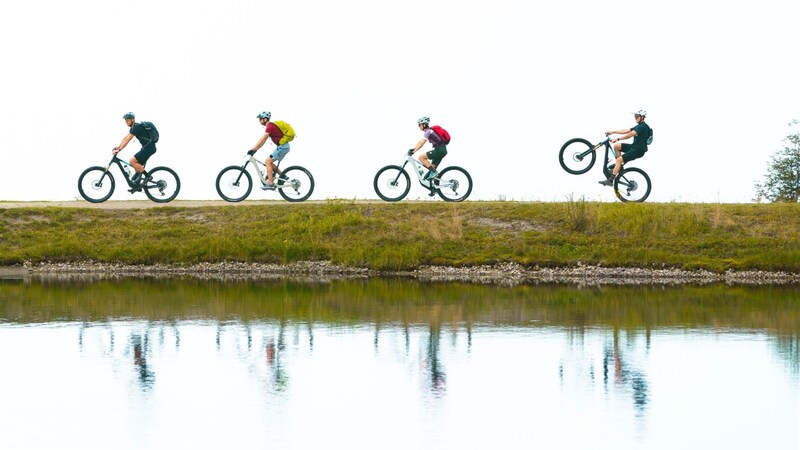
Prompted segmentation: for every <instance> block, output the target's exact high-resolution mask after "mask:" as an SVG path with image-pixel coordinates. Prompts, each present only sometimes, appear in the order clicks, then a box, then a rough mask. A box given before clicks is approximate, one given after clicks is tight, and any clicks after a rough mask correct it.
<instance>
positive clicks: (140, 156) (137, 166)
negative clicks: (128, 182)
mask: <svg viewBox="0 0 800 450" xmlns="http://www.w3.org/2000/svg"><path fill="white" fill-rule="evenodd" d="M155 152H156V146H155V145H145V146H144V147H142V149H141V150H139V151H138V152H136V154H135V155H133V156H131V160H130V161H129V162H130V163H131V166H132V167H133V169H134V170H136V176H135V178H136V179H137V180H138V179H139V176H140V174H141V173H142V172H144V165H145V164H147V160H148V159H150V157H151V156H153V154H154V153H155Z"/></svg>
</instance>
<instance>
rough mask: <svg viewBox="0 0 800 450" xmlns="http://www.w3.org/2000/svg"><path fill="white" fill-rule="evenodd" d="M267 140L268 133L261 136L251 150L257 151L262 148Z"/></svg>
mask: <svg viewBox="0 0 800 450" xmlns="http://www.w3.org/2000/svg"><path fill="white" fill-rule="evenodd" d="M267 139H269V133H264V135H263V136H261V139H259V140H258V142H256V145H254V146H253V150H258V149H260V148H261V147H263V146H264V144H265V143H266V142H267Z"/></svg>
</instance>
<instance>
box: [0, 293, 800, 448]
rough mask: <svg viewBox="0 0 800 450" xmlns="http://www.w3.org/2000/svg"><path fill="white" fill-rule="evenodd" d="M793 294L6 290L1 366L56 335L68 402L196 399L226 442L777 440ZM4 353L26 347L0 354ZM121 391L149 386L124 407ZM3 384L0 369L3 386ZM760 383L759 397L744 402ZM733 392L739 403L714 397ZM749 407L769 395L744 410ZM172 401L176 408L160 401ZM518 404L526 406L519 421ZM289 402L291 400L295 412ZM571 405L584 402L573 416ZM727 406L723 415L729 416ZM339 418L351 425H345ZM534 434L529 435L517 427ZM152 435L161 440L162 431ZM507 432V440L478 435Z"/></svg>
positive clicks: (793, 368)
mask: <svg viewBox="0 0 800 450" xmlns="http://www.w3.org/2000/svg"><path fill="white" fill-rule="evenodd" d="M799 293H800V289H792V288H781V289H777V288H763V289H762V288H747V289H742V288H731V287H725V286H716V287H710V288H703V289H699V288H693V287H681V288H676V289H663V288H654V289H650V288H642V287H636V288H630V287H628V288H608V287H606V288H603V289H602V290H593V289H577V288H573V287H530V286H528V287H526V286H521V287H516V288H496V287H489V286H475V285H458V284H447V285H418V284H415V283H410V282H407V281H397V280H374V281H369V282H335V283H330V284H317V285H309V284H298V283H289V282H285V283H280V282H263V283H233V284H224V283H215V282H198V281H194V280H186V281H182V280H173V281H170V282H159V283H152V282H149V281H147V280H123V281H122V282H117V283H102V282H101V283H95V284H63V285H61V284H55V285H48V284H46V283H45V284H36V283H33V284H30V285H15V284H4V285H0V357H1V358H3V359H2V360H3V361H4V364H6V365H5V367H7V368H10V370H7V371H6V373H7V374H11V375H12V376H13V375H16V374H17V373H18V372H22V373H25V372H26V371H34V372H35V370H36V369H29V368H27V367H28V366H26V364H30V359H29V358H27V355H29V354H37V351H36V349H34V348H33V347H32V346H34V345H35V343H36V342H46V343H48V344H50V343H51V342H57V343H59V344H61V343H63V342H64V341H65V340H64V339H62V338H63V337H64V336H67V338H66V340H68V341H69V347H68V348H61V351H62V354H63V355H64V358H65V364H67V365H69V364H72V365H73V367H67V368H68V369H75V370H74V372H76V373H81V374H82V377H85V378H86V379H87V380H91V381H92V382H93V383H94V384H95V385H97V386H99V387H98V389H99V390H98V393H97V394H96V395H97V397H98V398H93V397H92V394H93V391H92V390H91V389H85V388H84V389H83V390H81V389H76V390H77V391H79V392H84V394H83V395H84V396H85V398H81V401H82V402H86V404H88V405H90V406H89V408H91V409H96V410H98V411H102V410H105V409H108V404H107V403H105V402H108V401H109V400H107V399H109V398H110V399H115V401H117V402H118V404H120V405H122V406H116V405H115V406H116V407H117V408H118V409H123V410H125V408H131V409H132V410H136V411H147V412H146V413H145V412H143V413H142V414H141V417H138V416H136V417H134V418H132V419H130V420H134V419H136V420H141V421H142V422H148V420H155V419H150V418H149V416H150V412H149V410H147V408H149V407H157V408H161V409H160V410H159V411H158V414H155V413H154V414H153V417H174V418H176V419H174V420H176V421H178V423H180V420H181V418H182V417H184V416H185V417H186V419H183V420H186V421H187V422H188V423H190V424H191V425H192V429H198V428H200V429H204V430H205V429H206V428H207V429H213V428H215V426H216V424H214V425H204V426H197V427H196V426H195V424H194V423H193V421H198V420H200V419H198V416H201V414H199V413H198V412H196V411H194V409H202V408H203V405H206V404H207V405H209V409H208V410H203V413H205V414H212V415H214V420H218V421H220V425H219V428H220V429H224V428H226V427H227V428H230V427H235V426H236V425H237V424H244V425H246V426H244V425H243V427H242V428H243V430H240V432H239V433H240V434H246V433H257V434H258V433H262V434H258V436H259V437H260V439H261V440H260V441H259V442H262V443H263V442H267V441H269V439H272V438H274V437H275V436H280V437H281V439H289V437H294V438H295V439H296V436H297V435H298V434H299V435H303V436H305V434H311V435H314V434H319V435H320V436H326V435H330V434H332V433H335V432H336V431H337V427H338V429H341V430H346V431H347V432H346V433H345V434H346V435H347V436H348V438H349V439H353V438H352V436H357V435H358V434H359V433H362V434H363V433H368V432H369V430H378V431H380V432H381V433H384V434H382V435H381V436H385V435H393V436H394V434H396V430H397V429H403V430H407V432H404V433H403V434H404V435H405V434H408V436H410V437H409V438H408V440H403V438H404V437H405V436H400V437H398V438H397V439H398V442H397V443H396V445H394V447H397V448H424V447H431V448H432V447H437V445H435V443H436V442H437V441H435V440H428V438H430V434H431V433H436V432H441V433H443V434H442V435H444V436H448V439H451V440H452V439H456V440H459V439H460V441H458V442H456V443H454V445H452V446H453V447H457V446H461V447H467V448H470V447H476V446H479V447H482V448H492V447H495V448H510V447H528V448H529V447H532V446H536V445H535V444H536V443H540V442H538V441H537V440H536V439H537V438H535V437H531V435H535V436H537V437H538V436H542V435H553V436H557V437H558V439H560V441H559V442H560V443H561V444H563V447H565V448H566V447H574V448H589V447H592V443H591V442H588V439H589V437H588V436H590V435H591V433H586V435H587V437H586V439H587V441H581V440H580V439H581V438H582V435H581V434H580V433H573V432H571V431H570V430H571V429H581V428H592V427H594V429H602V430H612V431H607V432H608V433H610V434H611V435H613V439H614V440H615V441H619V442H624V443H626V444H627V445H620V447H627V448H654V447H658V445H652V444H653V443H654V442H659V441H658V439H665V438H664V436H670V434H669V433H671V432H672V430H675V429H682V428H685V427H687V426H691V421H689V420H688V419H684V417H687V418H691V419H692V420H699V419H700V418H699V417H697V416H700V415H703V416H720V417H724V418H722V419H719V425H718V427H717V428H714V427H715V426H716V425H715V424H714V423H711V424H709V425H707V426H708V427H709V429H710V430H714V431H715V432H717V433H716V434H717V435H718V434H721V433H719V430H720V429H721V428H725V427H730V426H731V423H738V422H737V421H739V420H744V419H740V418H739V416H741V417H744V418H745V419H746V420H755V419H757V418H756V417H754V416H753V414H752V413H750V411H759V414H763V413H762V412H761V411H764V410H767V409H769V410H773V409H774V410H775V411H776V412H775V413H774V414H775V416H774V417H772V416H771V417H770V420H769V421H768V422H769V423H767V425H769V424H771V423H774V424H776V426H775V429H774V430H771V431H770V432H768V433H764V434H766V435H772V436H776V437H779V438H782V439H785V438H786V432H785V431H783V432H782V431H781V430H783V429H784V428H779V427H778V425H780V426H781V427H783V424H784V423H785V422H786V421H791V420H792V419H793V417H792V416H791V414H792V410H791V399H792V398H797V395H798V392H797V391H798V389H797V385H798V383H797V382H798V378H799V376H800V369H799V368H798V367H799V366H800V350H799V349H800V346H798V342H800V295H799ZM443 330H444V333H445V337H444V339H445V341H444V345H443V341H442V339H443V336H442V333H443ZM48 333H53V334H54V335H53V336H50V335H49V334H48ZM448 337H449V338H450V339H448ZM115 342H117V343H124V344H125V345H118V346H115ZM450 342H452V345H450ZM12 343H13V345H12ZM28 347H31V348H30V349H29V348H28ZM673 347H674V348H673ZM16 348H19V349H20V354H21V355H26V356H17V355H16V354H9V351H11V350H13V349H16ZM727 351H730V355H731V356H726V352H727ZM4 352H5V353H4ZM693 353H696V354H695V355H694V357H695V358H703V359H701V360H705V358H709V357H711V356H714V357H716V358H717V359H716V364H717V365H718V366H719V367H718V369H719V370H718V371H719V372H720V373H714V370H715V367H714V366H713V365H711V366H709V367H704V370H703V371H697V370H696V368H695V367H696V366H693V365H692V363H690V362H684V360H683V358H684V357H691V356H692V354H693ZM764 353H766V356H765V355H764ZM675 354H680V355H681V360H677V361H676V360H675V359H674V356H673V355H675ZM743 355H746V356H743ZM758 358H761V360H764V359H766V360H770V359H774V360H777V361H779V363H778V368H777V369H775V368H774V367H771V366H769V365H765V364H763V363H762V364H761V365H759V364H752V363H751V361H752V360H753V359H758ZM686 361H690V360H688V359H687V360H686ZM743 361H746V362H745V363H744V364H743ZM98 362H99V363H98ZM742 366H746V367H744V368H741V367H742ZM15 368H16V369H17V370H14V369H15ZM67 372H70V370H67ZM706 372H708V373H706ZM84 374H85V375H84ZM497 374H502V376H498V375H497ZM681 374H684V375H683V376H684V377H685V379H684V381H683V382H681V380H682V378H681ZM686 374H688V375H686ZM704 377H707V378H704ZM21 378H24V377H22V376H21ZM109 379H110V381H109ZM685 380H688V381H685ZM720 380H724V381H728V382H729V383H730V385H729V386H730V387H729V389H730V391H725V390H724V389H723V390H722V392H720V393H718V394H717V395H716V396H714V392H713V391H714V389H713V387H715V386H716V385H719V384H720V383H722V381H720ZM70 382H71V383H73V385H79V384H80V383H82V382H85V381H83V380H82V379H74V380H70ZM115 383H119V384H121V385H124V386H126V387H127V388H128V389H119V388H118V386H116V385H115ZM131 383H133V384H134V385H135V386H136V389H135V391H137V392H139V393H142V392H144V393H147V395H140V396H139V397H141V398H139V399H136V398H134V399H132V398H130V397H125V398H123V399H120V392H128V391H130V389H129V388H130V386H131ZM748 383H750V384H748ZM14 384H15V379H10V380H8V381H7V383H5V385H7V386H13V385H14ZM103 386H106V387H107V389H106V390H105V391H102V390H101V389H102V387H103ZM108 386H110V387H108ZM785 386H789V387H785ZM4 387H5V386H3V383H0V396H3V397H2V398H4V399H7V400H5V404H6V405H8V404H11V405H14V406H12V409H15V410H21V411H23V410H25V408H23V407H22V406H19V405H22V404H24V403H23V402H24V401H28V400H27V399H24V397H13V395H12V394H13V391H11V390H10V389H8V388H7V387H5V390H3V389H4ZM73 387H74V386H72V385H64V386H58V388H60V389H62V390H64V391H67V390H71V389H72V388H73ZM770 389H772V390H773V392H772V394H771V395H766V394H765V395H759V396H753V397H752V398H747V397H746V396H743V395H742V393H747V392H759V393H761V392H762V391H764V390H770ZM9 391H11V392H9ZM126 395H127V394H126ZM51 397H52V395H51ZM729 397H736V398H737V402H743V403H742V406H741V407H739V405H738V403H734V404H733V406H730V405H727V404H725V403H724V402H725V401H727V399H728V398H729ZM739 397H742V398H739ZM698 398H703V402H699V401H698V400H697V399H698ZM197 399H200V400H197ZM498 399H504V400H498ZM674 399H678V400H680V401H676V400H674ZM764 399H770V400H769V402H770V403H755V404H753V403H752V402H758V401H765V400H764ZM775 399H778V400H775ZM787 399H788V400H787ZM155 400H159V401H155ZM137 401H140V402H143V403H141V404H139V403H136V402H137ZM147 401H152V403H144V402H147ZM681 401H682V402H683V403H681ZM748 401H749V402H751V403H747V402H748ZM73 403H74V399H67V400H65V401H63V404H64V405H67V406H62V407H61V409H59V408H58V406H59V402H58V398H57V396H56V401H55V403H54V404H55V407H54V409H53V410H54V411H62V412H61V413H59V414H61V415H60V416H55V417H56V418H50V419H49V420H50V421H53V422H57V419H58V418H59V417H62V416H64V415H68V414H69V413H64V412H63V411H64V410H69V407H71V405H72V404H73ZM776 403H778V405H777V406H778V407H777V408H776ZM184 404H188V405H189V406H187V410H179V411H175V409H176V408H180V407H181V406H182V405H184ZM787 404H788V405H789V406H788V407H786V405H787ZM512 405H513V406H512ZM518 405H524V406H525V408H526V409H525V414H524V415H520V414H519V409H518ZM665 405H668V406H665ZM670 407H672V408H673V409H669V408H670ZM781 407H782V408H783V409H781ZM6 408H7V407H6ZM139 408H141V409H139ZM209 411H211V412H209ZM219 411H225V414H224V415H225V416H227V415H231V416H232V417H236V419H229V420H233V421H234V423H231V422H230V421H229V422H226V417H220V413H219ZM239 411H241V415H236V414H237V412H239ZM292 411H302V419H301V418H300V417H299V416H298V417H294V416H291V412H292ZM376 411H378V412H379V413H376ZM585 411H593V412H595V413H594V414H593V415H592V417H591V419H583V418H581V417H580V415H581V414H585ZM598 411H599V412H600V414H597V413H596V412H598ZM728 411H732V412H735V413H736V414H737V415H733V414H728V415H727V416H726V413H727V412H728ZM787 411H788V418H787ZM420 413H422V414H420ZM701 413H702V414H701ZM4 414H5V415H4ZM54 414H56V413H54ZM794 414H795V415H796V414H797V413H796V411H795V413H794ZM9 416H10V414H7V413H5V410H4V409H3V406H0V436H2V435H4V434H5V435H8V433H9V429H12V430H13V428H9V427H10V426H7V428H3V427H4V425H3V423H5V422H7V421H8V417H9ZM387 416H389V417H387ZM420 416H422V417H423V419H419V421H418V422H416V421H415V420H418V419H417V418H418V417H420ZM22 417H23V418H24V419H27V420H30V419H29V418H28V417H26V416H25V415H24V414H23V415H22ZM654 417H658V418H660V420H662V421H663V420H665V419H664V417H671V418H672V419H671V420H672V421H673V422H672V423H670V425H671V426H670V427H667V428H669V429H668V431H667V432H666V434H659V433H658V428H659V423H657V421H656V420H653V418H654ZM4 420H5V422H4ZM98 420H99V419H98ZM682 420H686V422H682ZM350 421H355V422H357V423H359V426H358V428H357V429H351V428H347V427H348V426H352V425H349V422H350ZM30 423H35V420H30ZM149 423H150V424H151V426H152V425H153V424H152V422H149ZM759 423H760V424H761V425H760V426H762V427H763V426H765V425H764V422H763V421H761V422H759ZM331 424H333V425H331ZM452 424H459V425H458V426H455V425H452ZM560 424H564V425H563V426H561V425H560ZM595 424H599V425H595ZM301 425H302V427H303V428H302V429H301V430H299V431H298V428H297V427H300V426H301ZM448 426H451V427H452V428H448ZM537 426H538V428H537V429H536V432H535V433H533V432H530V433H531V434H528V433H529V432H528V431H525V430H528V429H529V428H530V427H537ZM293 427H294V428H293ZM384 427H385V428H384ZM22 428H24V427H22ZM22 428H21V429H22ZM98 428H99V427H98ZM167 428H168V427H167ZM167 428H165V429H164V431H162V432H165V433H168V432H170V430H169V429H167ZM741 428H742V429H744V428H745V427H741ZM307 429H311V430H314V431H318V433H307V431H305V430H307ZM432 430H440V431H432ZM614 430H617V431H614ZM641 430H645V431H641ZM649 430H653V431H652V434H648V433H649V432H650V431H649ZM116 431H117V432H124V431H125V430H116ZM631 431H634V432H631ZM481 432H485V433H486V435H490V436H492V437H491V438H487V437H486V436H485V435H482V434H480V433H481ZM304 433H305V434H304ZM392 433H394V434H392ZM615 433H616V434H615ZM637 433H638V434H637ZM234 434H235V433H231V435H234ZM20 435H21V434H20ZM506 435H508V436H511V438H510V440H509V441H494V440H493V439H499V438H498V437H497V436H506ZM414 436H416V437H419V436H422V438H420V439H416V440H415V438H413V437H414ZM631 436H634V437H631ZM737 438H738V439H739V440H741V439H742V438H741V436H737ZM636 439H640V440H641V441H642V442H638V441H636ZM648 439H652V440H653V441H652V442H645V441H647V440H648ZM745 440H746V439H745ZM379 441H380V439H375V440H373V441H370V443H371V444H372V445H373V446H374V445H375V444H376V443H378V442H379ZM562 441H563V442H562ZM734 442H738V441H734ZM137 443H139V444H142V445H139V447H141V448H146V447H148V445H146V444H147V443H146V442H138V441H137ZM283 443H284V444H285V443H286V442H283ZM304 443H306V444H309V443H308V442H304ZM427 443H429V444H427ZM440 443H441V442H440ZM310 444H313V442H312V443H310ZM426 444H427V445H426ZM458 444H460V445H458ZM480 444H484V445H480ZM647 444H651V445H647ZM675 444H679V442H678V443H675ZM762 444H763V443H762ZM221 446H224V445H221ZM318 446H320V445H305V447H308V448H313V447H318ZM679 446H680V445H674V446H672V448H676V447H679ZM17 447H27V446H26V445H18V446H17ZM31 447H35V446H31ZM40 447H47V446H45V445H42V446H40ZM178 447H180V446H178ZM276 447H283V448H289V447H292V445H277V444H276ZM294 447H296V448H300V447H304V446H303V445H299V444H298V445H294ZM354 447H359V446H358V445H355V446H354ZM360 447H366V446H365V445H361V446H360ZM439 447H442V445H439ZM445 447H446V445H445ZM661 447H662V448H669V447H667V445H666V444H664V445H661ZM762 447H763V448H770V447H771V446H770V445H768V444H764V445H762Z"/></svg>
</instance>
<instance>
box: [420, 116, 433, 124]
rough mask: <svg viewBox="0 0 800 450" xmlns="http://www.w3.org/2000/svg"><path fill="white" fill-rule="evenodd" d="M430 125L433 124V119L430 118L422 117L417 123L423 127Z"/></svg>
mask: <svg viewBox="0 0 800 450" xmlns="http://www.w3.org/2000/svg"><path fill="white" fill-rule="evenodd" d="M429 123H431V119H429V118H428V117H420V118H419V120H418V121H417V124H418V125H423V124H424V125H427V124H429Z"/></svg>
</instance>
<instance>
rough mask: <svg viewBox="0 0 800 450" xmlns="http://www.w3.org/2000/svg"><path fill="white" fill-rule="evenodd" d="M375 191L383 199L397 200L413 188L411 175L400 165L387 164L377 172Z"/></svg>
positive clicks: (374, 183) (374, 182)
mask: <svg viewBox="0 0 800 450" xmlns="http://www.w3.org/2000/svg"><path fill="white" fill-rule="evenodd" d="M373 185H374V186H375V193H376V194H378V197H380V198H381V199H382V200H384V201H387V202H396V201H399V200H402V199H404V198H405V196H406V195H408V191H410V190H411V177H409V176H408V172H406V171H405V170H403V168H402V167H400V166H386V167H384V168H383V169H381V170H379V171H378V173H377V174H375V181H373Z"/></svg>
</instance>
